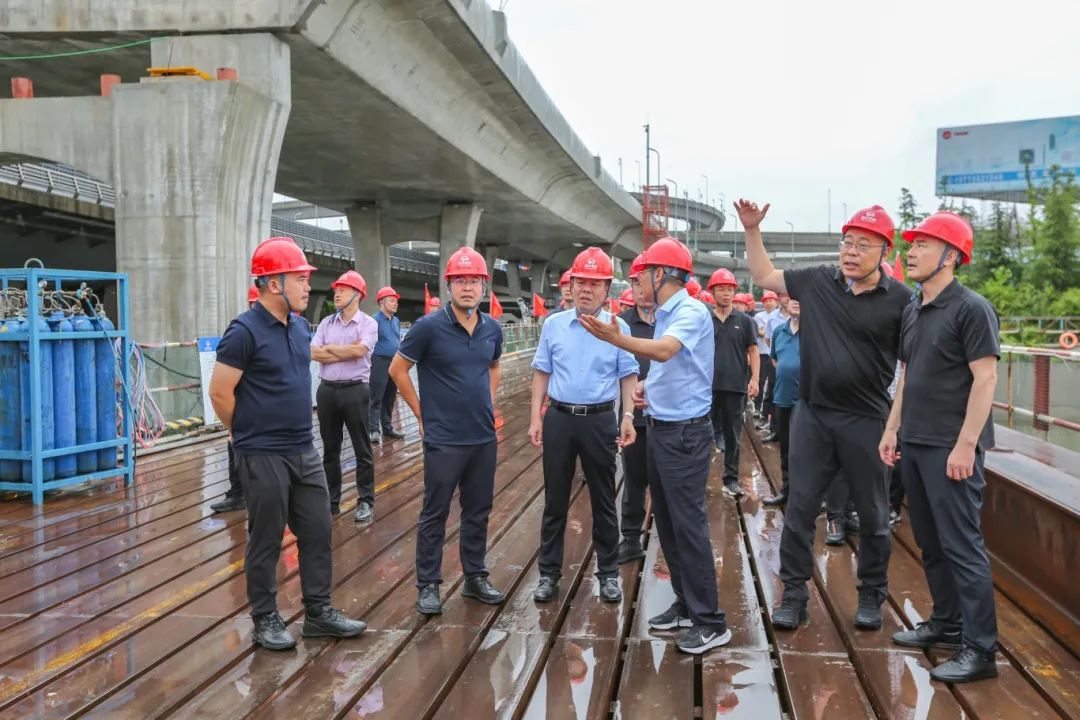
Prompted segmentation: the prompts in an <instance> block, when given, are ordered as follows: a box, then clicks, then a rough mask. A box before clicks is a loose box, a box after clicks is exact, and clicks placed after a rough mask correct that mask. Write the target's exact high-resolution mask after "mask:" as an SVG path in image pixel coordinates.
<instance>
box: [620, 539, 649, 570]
mask: <svg viewBox="0 0 1080 720" xmlns="http://www.w3.org/2000/svg"><path fill="white" fill-rule="evenodd" d="M643 557H645V548H643V547H641V540H640V539H638V538H636V537H632V538H629V537H624V538H623V539H622V540H620V541H619V564H620V565H622V564H623V563H628V562H634V561H635V560H640V559H641V558H643Z"/></svg>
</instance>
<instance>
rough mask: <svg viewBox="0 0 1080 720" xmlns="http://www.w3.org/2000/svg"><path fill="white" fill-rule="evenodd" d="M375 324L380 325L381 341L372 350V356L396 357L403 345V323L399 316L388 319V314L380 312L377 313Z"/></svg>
mask: <svg viewBox="0 0 1080 720" xmlns="http://www.w3.org/2000/svg"><path fill="white" fill-rule="evenodd" d="M375 322H377V323H378V324H379V341H378V342H377V343H375V347H373V348H372V349H371V354H372V355H378V356H380V357H394V353H396V352H397V351H398V346H399V345H401V321H400V320H398V317H397V315H395V316H394V317H392V318H388V317H386V313H384V312H383V311H382V310H378V311H376V313H375Z"/></svg>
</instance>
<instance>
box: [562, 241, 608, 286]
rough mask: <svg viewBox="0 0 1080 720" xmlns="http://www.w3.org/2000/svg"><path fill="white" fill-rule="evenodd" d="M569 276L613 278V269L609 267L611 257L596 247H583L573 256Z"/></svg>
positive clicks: (598, 278)
mask: <svg viewBox="0 0 1080 720" xmlns="http://www.w3.org/2000/svg"><path fill="white" fill-rule="evenodd" d="M570 277H572V278H577V279H579V280H613V279H614V278H615V271H614V269H613V268H612V267H611V258H609V257H608V256H607V254H606V253H605V252H604V251H603V250H601V249H600V248H598V247H590V248H585V249H584V250H582V251H581V252H579V253H578V256H577V257H576V258H574V264H573V265H571V266H570Z"/></svg>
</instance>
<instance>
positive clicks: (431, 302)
mask: <svg viewBox="0 0 1080 720" xmlns="http://www.w3.org/2000/svg"><path fill="white" fill-rule="evenodd" d="M428 307H429V308H437V307H442V300H440V299H439V298H437V297H433V298H431V300H429V301H428Z"/></svg>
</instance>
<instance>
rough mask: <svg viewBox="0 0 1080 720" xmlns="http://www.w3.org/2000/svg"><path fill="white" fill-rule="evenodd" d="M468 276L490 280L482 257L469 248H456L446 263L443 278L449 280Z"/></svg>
mask: <svg viewBox="0 0 1080 720" xmlns="http://www.w3.org/2000/svg"><path fill="white" fill-rule="evenodd" d="M468 276H472V277H476V276H479V277H482V278H484V279H485V280H490V279H491V276H490V275H488V269H487V263H486V262H485V261H484V256H483V255H481V254H480V253H478V252H476V251H475V250H473V249H472V248H471V247H463V248H458V249H457V250H455V251H454V252H453V254H452V255H450V257H449V259H447V261H446V273H445V277H446V278H447V279H449V278H453V277H468Z"/></svg>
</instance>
